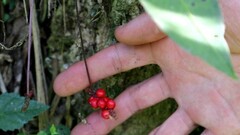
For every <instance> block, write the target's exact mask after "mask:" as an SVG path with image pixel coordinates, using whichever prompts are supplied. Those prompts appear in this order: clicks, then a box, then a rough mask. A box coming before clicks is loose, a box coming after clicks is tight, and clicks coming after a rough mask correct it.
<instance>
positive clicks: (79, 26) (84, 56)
mask: <svg viewBox="0 0 240 135" xmlns="http://www.w3.org/2000/svg"><path fill="white" fill-rule="evenodd" d="M75 2H76V3H75V5H76V12H77V24H78V29H79V38H80V41H81V48H82V53H83V61H84V64H85V68H86V72H87V77H88V82H89V87H90V86H91V85H92V81H91V78H90V74H89V70H88V65H87V60H86V53H85V50H84V46H83V38H82V29H81V25H80V18H79V9H78V2H77V0H75Z"/></svg>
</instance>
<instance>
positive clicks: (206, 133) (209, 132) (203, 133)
mask: <svg viewBox="0 0 240 135" xmlns="http://www.w3.org/2000/svg"><path fill="white" fill-rule="evenodd" d="M201 135H215V134H213V133H212V132H211V131H209V130H204V131H203V132H202V134H201Z"/></svg>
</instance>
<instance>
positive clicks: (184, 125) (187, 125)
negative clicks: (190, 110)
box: [150, 109, 195, 135]
mask: <svg viewBox="0 0 240 135" xmlns="http://www.w3.org/2000/svg"><path fill="white" fill-rule="evenodd" d="M194 128H195V124H194V122H193V121H192V120H191V118H189V116H188V115H187V114H186V112H185V111H184V110H182V109H178V110H177V111H176V112H174V113H173V114H172V115H171V116H170V117H169V118H168V119H167V120H166V121H165V122H164V123H163V124H162V125H161V126H160V127H157V128H156V129H154V130H153V131H152V132H151V133H150V135H187V134H189V133H190V132H191V131H192V130H193V129H194Z"/></svg>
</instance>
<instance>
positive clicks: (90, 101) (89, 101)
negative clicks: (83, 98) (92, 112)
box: [88, 97, 98, 109]
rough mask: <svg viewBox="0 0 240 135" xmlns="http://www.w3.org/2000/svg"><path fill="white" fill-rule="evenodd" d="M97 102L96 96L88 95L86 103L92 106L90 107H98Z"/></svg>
mask: <svg viewBox="0 0 240 135" xmlns="http://www.w3.org/2000/svg"><path fill="white" fill-rule="evenodd" d="M97 102H98V98H95V97H90V98H89V99H88V103H89V104H90V105H91V106H92V108H95V109H96V108H98V105H97Z"/></svg>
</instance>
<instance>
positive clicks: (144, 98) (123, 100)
mask: <svg viewBox="0 0 240 135" xmlns="http://www.w3.org/2000/svg"><path fill="white" fill-rule="evenodd" d="M169 96H170V94H169V90H168V86H167V84H166V82H165V80H164V78H163V76H162V74H159V75H156V76H154V77H152V78H150V79H148V80H145V81H144V82H141V83H139V84H137V85H135V86H132V87H130V88H128V89H127V90H125V91H124V92H123V93H122V94H120V95H119V96H118V97H117V98H116V99H115V101H116V108H115V109H114V111H115V112H116V116H117V118H116V120H105V119H103V118H101V115H100V114H99V112H95V113H93V114H91V115H90V116H88V118H87V121H88V123H89V124H90V125H92V127H93V128H92V129H91V130H89V125H83V124H79V125H77V126H76V127H75V128H74V129H73V130H72V133H71V134H72V135H79V134H81V135H85V134H83V133H86V135H91V134H92V133H93V131H94V132H96V133H97V134H107V133H108V132H109V131H111V130H112V129H113V128H115V127H116V126H117V125H119V124H121V123H122V122H123V121H125V120H126V119H128V118H129V117H130V116H131V115H133V114H134V113H136V112H137V111H139V110H141V109H144V108H147V107H149V106H152V105H154V104H156V103H158V102H160V101H162V100H164V99H166V98H168V97H169Z"/></svg>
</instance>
